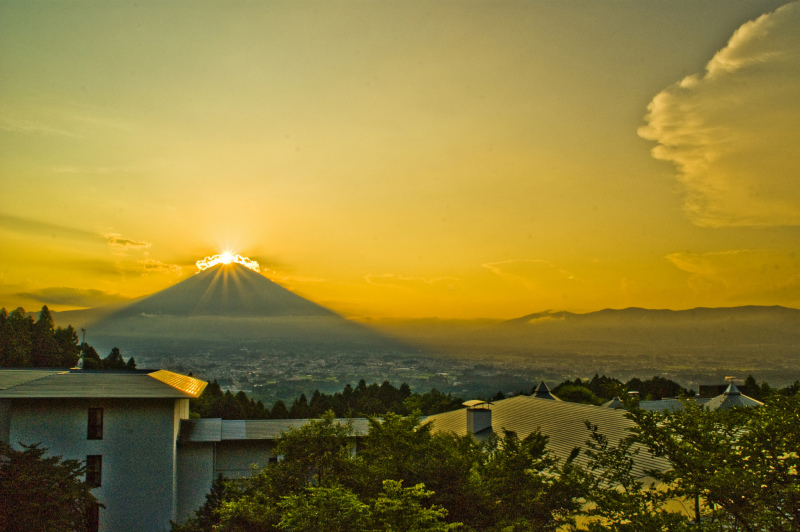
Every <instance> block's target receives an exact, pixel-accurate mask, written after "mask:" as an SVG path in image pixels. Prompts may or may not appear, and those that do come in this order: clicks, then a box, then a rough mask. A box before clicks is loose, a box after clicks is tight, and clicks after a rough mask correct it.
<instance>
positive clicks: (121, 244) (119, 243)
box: [103, 233, 151, 248]
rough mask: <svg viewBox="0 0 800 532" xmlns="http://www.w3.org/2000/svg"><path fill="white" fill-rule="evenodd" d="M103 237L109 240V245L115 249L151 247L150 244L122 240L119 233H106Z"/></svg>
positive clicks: (126, 239) (128, 239) (127, 239)
mask: <svg viewBox="0 0 800 532" xmlns="http://www.w3.org/2000/svg"><path fill="white" fill-rule="evenodd" d="M103 236H104V237H106V238H107V239H108V245H109V246H112V247H115V248H149V247H150V246H151V244H150V242H144V241H137V240H131V239H130V238H122V235H120V234H119V233H106V234H104V235H103Z"/></svg>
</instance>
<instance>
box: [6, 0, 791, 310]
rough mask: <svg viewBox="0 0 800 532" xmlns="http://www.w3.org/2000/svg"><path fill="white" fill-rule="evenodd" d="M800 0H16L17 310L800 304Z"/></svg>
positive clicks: (11, 25)
mask: <svg viewBox="0 0 800 532" xmlns="http://www.w3.org/2000/svg"><path fill="white" fill-rule="evenodd" d="M798 146H800V4H799V3H798V2H793V3H788V4H787V3H786V2H782V1H766V0H683V1H645V0H592V1H589V0H583V1H574V0H552V1H546V2H544V1H535V0H532V1H527V2H519V1H515V2H511V1H498V2H483V1H470V0H464V1H435V2H431V1H429V0H425V1H422V0H420V1H403V2H399V1H398V2H394V1H387V2H372V1H366V0H359V1H356V0H353V1H332V2H317V1H302V0H300V1H298V0H285V1H264V2H255V1H247V2H245V1H226V2H223V1H215V2H210V1H203V0H191V1H190V0H171V1H169V2H163V1H160V0H159V1H137V2H125V1H118V2H116V1H115V2H105V1H103V2H101V1H97V2H92V1H85V2H30V1H29V0H19V1H14V0H4V1H3V2H2V3H0V242H1V245H0V306H5V307H6V308H8V309H12V308H16V307H17V306H24V307H25V308H27V309H29V310H35V309H38V308H39V307H40V306H41V305H42V304H43V303H47V304H48V305H50V307H51V308H53V309H57V310H62V309H70V308H80V307H92V306H97V305H100V304H107V303H112V302H115V301H120V300H124V299H126V298H133V297H139V296H142V295H146V294H149V293H152V292H155V291H158V290H161V289H163V288H166V287H168V286H170V285H172V284H174V283H176V282H179V281H181V280H182V279H186V278H188V277H189V276H191V275H193V274H194V272H195V271H197V270H196V268H195V266H194V263H195V261H197V260H199V259H202V258H203V257H205V256H208V255H213V254H215V253H218V252H220V251H222V250H224V249H229V250H231V251H233V252H236V253H240V254H242V255H244V256H247V257H250V258H251V259H253V260H257V261H258V262H259V263H260V264H261V266H262V268H263V271H264V272H265V274H266V275H267V276H268V277H269V278H271V279H273V280H274V281H276V282H278V283H280V284H281V285H283V286H285V287H287V288H290V289H291V290H294V291H295V292H297V293H298V294H300V295H302V296H305V297H308V298H309V299H312V300H313V301H315V302H318V303H320V304H323V305H326V306H328V307H330V308H332V309H334V310H336V311H339V312H341V313H343V314H345V315H348V316H356V317H358V316H362V317H441V318H477V317H490V318H513V317H517V316H521V315H524V314H528V313H532V312H538V311H542V310H544V309H550V308H552V309H559V310H561V309H564V310H573V311H591V310H597V309H601V308H606V307H614V308H620V307H627V306H641V307H649V308H674V309H680V308H691V307H696V306H733V305H743V304H758V305H773V304H779V305H785V306H793V307H800V256H799V255H798V253H800V157H798Z"/></svg>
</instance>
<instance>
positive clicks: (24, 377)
mask: <svg viewBox="0 0 800 532" xmlns="http://www.w3.org/2000/svg"><path fill="white" fill-rule="evenodd" d="M63 371H66V370H63ZM63 371H58V370H47V369H2V370H0V390H6V389H8V388H13V387H14V386H19V385H20V384H25V383H26V382H30V381H35V380H36V379H42V378H44V377H49V376H50V375H55V374H57V373H63Z"/></svg>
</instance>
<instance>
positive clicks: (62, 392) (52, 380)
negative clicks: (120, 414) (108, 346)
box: [0, 369, 208, 399]
mask: <svg viewBox="0 0 800 532" xmlns="http://www.w3.org/2000/svg"><path fill="white" fill-rule="evenodd" d="M207 384H208V383H207V382H205V381H201V380H199V379H195V378H193V377H187V376H185V375H180V374H178V373H173V372H171V371H166V370H159V371H153V370H141V371H119V372H114V371H88V370H80V369H72V370H27V369H22V370H20V369H0V399H2V398H9V399H12V398H13V399H23V398H28V399H43V398H89V397H91V398H132V399H133V398H165V399H166V398H175V399H180V398H191V397H199V396H200V394H201V393H203V390H204V389H205V387H206V385H207Z"/></svg>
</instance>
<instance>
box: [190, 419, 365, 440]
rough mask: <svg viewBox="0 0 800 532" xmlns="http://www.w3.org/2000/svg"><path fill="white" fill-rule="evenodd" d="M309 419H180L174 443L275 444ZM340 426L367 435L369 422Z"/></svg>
mask: <svg viewBox="0 0 800 532" xmlns="http://www.w3.org/2000/svg"><path fill="white" fill-rule="evenodd" d="M310 421H312V420H310V419H252V420H228V419H224V420H223V419H219V418H203V419H182V420H181V428H180V435H179V436H178V441H182V442H215V441H230V440H276V439H278V438H279V437H280V435H281V433H284V432H288V431H289V430H290V429H299V428H300V427H302V426H303V425H306V424H307V423H309V422H310ZM336 421H338V422H339V423H341V424H343V425H344V424H346V423H347V422H348V421H352V422H353V432H354V434H355V436H365V435H366V434H367V433H368V432H369V421H367V420H366V419H364V418H353V419H351V420H348V419H345V418H340V419H336Z"/></svg>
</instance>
